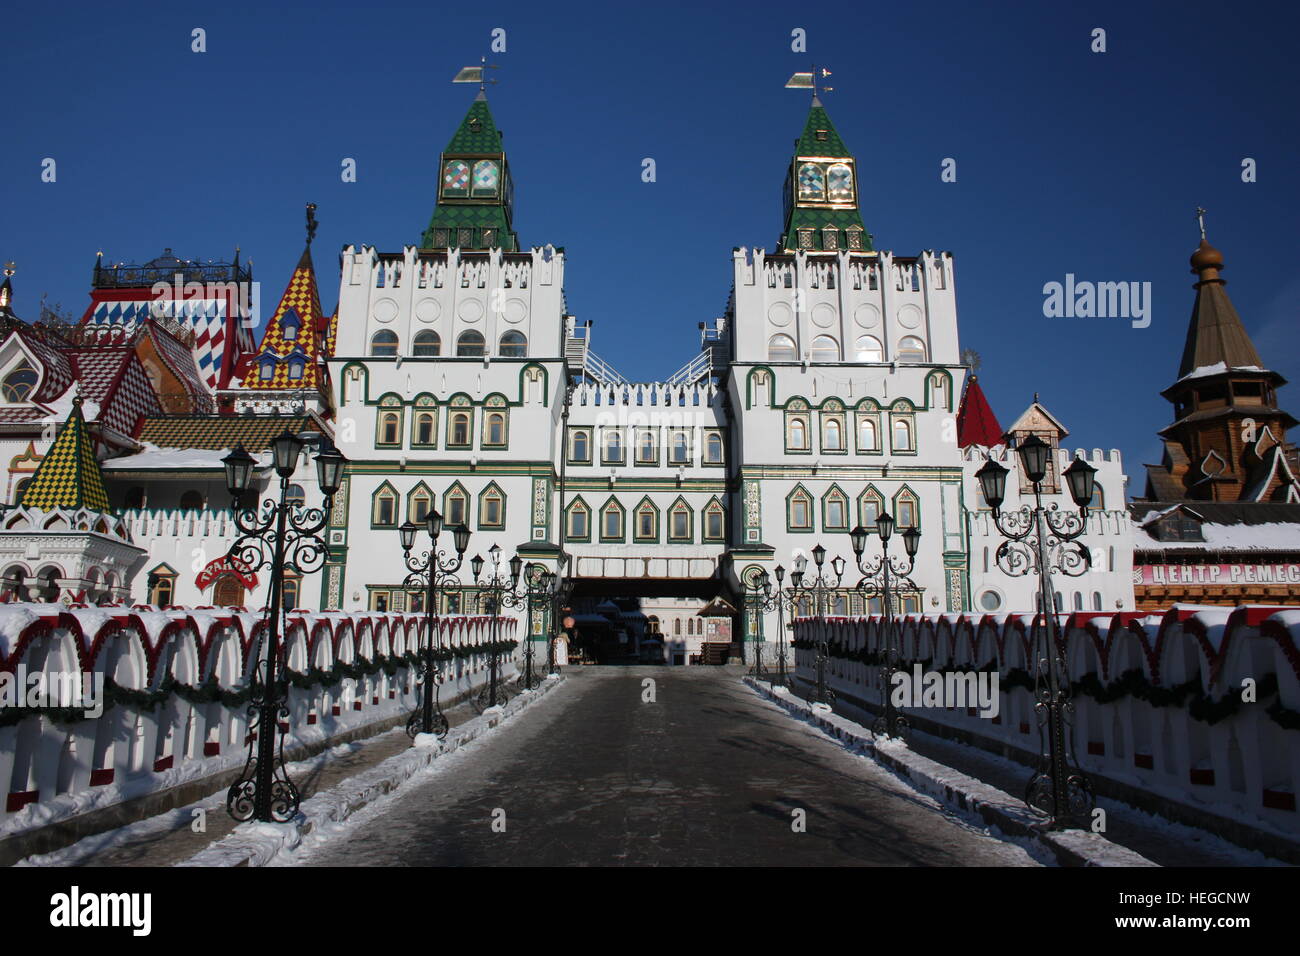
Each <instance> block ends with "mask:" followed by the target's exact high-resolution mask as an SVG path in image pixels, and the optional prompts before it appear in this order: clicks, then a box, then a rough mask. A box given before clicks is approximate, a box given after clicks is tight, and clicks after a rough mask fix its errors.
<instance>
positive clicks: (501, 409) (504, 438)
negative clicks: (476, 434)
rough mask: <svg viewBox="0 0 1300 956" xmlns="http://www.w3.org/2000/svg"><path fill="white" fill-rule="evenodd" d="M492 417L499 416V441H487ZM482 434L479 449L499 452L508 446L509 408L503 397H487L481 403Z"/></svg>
mask: <svg viewBox="0 0 1300 956" xmlns="http://www.w3.org/2000/svg"><path fill="white" fill-rule="evenodd" d="M493 415H500V416H501V441H499V442H493V441H488V435H489V431H488V429H489V428H491V421H492V416H493ZM482 417H483V434H482V435H481V436H480V444H479V447H480V448H489V449H493V450H496V451H500V450H502V449H504V448H508V447H509V446H510V408H509V403H508V402H506V399H505V396H504V395H489V396H488V397H487V400H486V401H484V403H483V416H482Z"/></svg>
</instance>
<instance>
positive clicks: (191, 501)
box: [181, 489, 203, 511]
mask: <svg viewBox="0 0 1300 956" xmlns="http://www.w3.org/2000/svg"><path fill="white" fill-rule="evenodd" d="M202 510H203V493H202V492H201V491H194V490H193V489H191V490H189V491H187V492H185V494H183V495H181V511H202Z"/></svg>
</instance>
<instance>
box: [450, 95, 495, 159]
mask: <svg viewBox="0 0 1300 956" xmlns="http://www.w3.org/2000/svg"><path fill="white" fill-rule="evenodd" d="M479 97H480V98H478V99H475V100H474V102H473V103H471V104H470V107H469V112H468V113H466V114H465V118H464V119H463V120H461V122H460V126H459V127H458V128H457V130H456V135H454V136H453V137H452V138H451V142H450V143H448V144H447V148H446V149H444V150H443V152H444V153H500V152H504V151H505V147H503V146H502V145H501V131H500V130H498V129H497V124H496V123H495V122H494V121H493V119H492V111H491V110H489V109H488V104H487V97H486V96H483V94H482V93H480V94H479Z"/></svg>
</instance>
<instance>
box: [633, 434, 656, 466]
mask: <svg viewBox="0 0 1300 956" xmlns="http://www.w3.org/2000/svg"><path fill="white" fill-rule="evenodd" d="M655 439H656V436H655V433H654V432H653V431H651V430H650V429H649V428H644V429H642V430H641V431H639V432H638V433H637V439H636V460H637V461H638V462H641V463H643V464H650V463H652V462H654V461H655V459H656V458H658V457H659V448H658V442H657V441H656V440H655Z"/></svg>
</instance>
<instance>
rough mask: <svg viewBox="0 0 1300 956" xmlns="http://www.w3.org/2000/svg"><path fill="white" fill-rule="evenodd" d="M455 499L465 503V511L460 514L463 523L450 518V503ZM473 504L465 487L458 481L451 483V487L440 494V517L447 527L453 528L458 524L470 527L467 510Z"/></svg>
mask: <svg viewBox="0 0 1300 956" xmlns="http://www.w3.org/2000/svg"><path fill="white" fill-rule="evenodd" d="M457 497H459V498H461V499H462V500H463V501H464V502H465V505H464V509H465V510H464V511H463V512H462V514H461V517H462V518H463V519H464V520H463V521H455V520H453V519H452V516H451V501H452V499H453V498H457ZM473 503H474V499H473V498H472V497H471V496H470V493H469V491H468V490H467V489H466V488H465V486H464V485H462V484H461V483H460V482H459V481H454V482H452V484H451V486H450V487H449V488H448V489H447V490H446V491H444V492H443V493H442V517H443V520H444V521H445V522H446V524H447V527H449V528H454V527H456V525H458V524H463V525H465V527H467V528H468V527H469V526H470V520H469V509H470V506H471V505H472V504H473Z"/></svg>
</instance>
